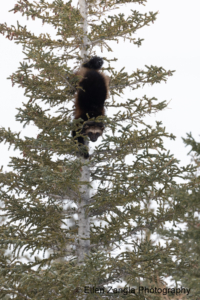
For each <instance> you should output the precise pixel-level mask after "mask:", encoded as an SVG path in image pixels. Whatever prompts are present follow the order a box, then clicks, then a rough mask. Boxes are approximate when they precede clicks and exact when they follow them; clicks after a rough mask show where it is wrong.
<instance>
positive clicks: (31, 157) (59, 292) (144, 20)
mask: <svg viewBox="0 0 200 300" xmlns="http://www.w3.org/2000/svg"><path fill="white" fill-rule="evenodd" d="M145 2H146V0H132V1H129V0H117V1H115V0H114V1H113V0H107V1H104V0H103V1H87V2H85V1H84V0H80V2H79V5H78V6H74V5H73V4H72V2H71V1H68V2H67V1H62V0H55V1H53V2H52V3H49V2H48V1H44V0H40V1H38V2H35V1H28V0H19V1H18V2H17V4H16V5H15V7H14V8H13V9H12V10H11V12H13V13H21V14H22V15H24V16H27V17H29V18H32V19H33V20H36V19H40V20H41V21H42V23H43V24H45V23H47V24H48V25H50V26H51V28H52V31H53V30H54V33H55V34H54V36H55V37H53V36H52V35H50V34H48V33H47V34H40V35H38V36H37V35H36V34H34V33H33V32H30V31H29V30H28V28H27V27H23V26H21V25H20V24H19V23H17V25H16V26H13V25H12V26H8V25H7V24H0V32H1V33H2V34H3V35H5V37H6V38H8V39H9V40H13V41H15V42H16V43H18V44H22V45H23V53H24V60H23V62H22V63H21V64H20V66H19V68H18V70H17V71H16V72H15V73H13V74H12V75H11V76H10V80H11V81H12V84H13V85H18V86H20V87H22V88H23V89H24V94H25V96H26V99H27V101H26V102H25V103H23V106H22V107H20V108H18V112H17V114H16V120H17V121H19V122H21V123H22V124H23V126H24V127H25V126H29V124H34V125H35V126H36V127H37V128H38V131H39V133H38V135H37V136H33V137H31V138H30V137H22V136H21V135H20V133H18V132H12V131H11V130H10V129H5V128H3V127H2V128H1V130H0V140H1V142H6V143H8V144H9V145H11V146H14V147H15V149H18V150H20V152H21V155H20V156H18V157H11V160H10V166H11V167H12V168H13V170H12V171H10V172H3V171H2V172H1V174H0V184H1V190H0V195H1V201H3V202H4V206H3V213H4V214H5V215H6V217H7V219H6V221H5V222H4V223H3V225H2V226H1V227H0V240H1V242H0V244H1V248H2V249H6V248H9V249H10V251H11V257H10V256H9V255H6V254H5V255H2V256H1V258H0V260H1V261H0V279H1V287H0V297H1V298H2V299H3V297H7V299H20V300H21V299H48V300H50V299H101V298H105V299H124V298H125V297H126V299H132V298H133V297H134V299H161V297H162V295H161V294H160V293H146V294H144V292H142V291H141V290H140V292H139V290H138V288H139V286H146V287H147V288H151V287H155V285H156V284H159V286H160V287H163V286H164V283H163V280H165V279H166V278H167V277H168V276H170V275H171V273H172V272H173V270H174V269H175V266H176V264H175V262H174V259H173V257H174V255H175V254H176V251H177V249H178V247H179V245H178V243H177V241H176V240H174V239H173V238H171V237H170V238H169V241H168V242H166V243H165V244H164V245H161V244H160V243H159V241H158V240H156V239H157V235H156V233H157V232H159V230H160V228H162V227H163V226H164V224H165V223H166V222H167V221H172V220H173V221H174V222H175V221H176V220H177V219H178V218H179V217H180V211H179V209H178V207H179V206H178V204H177V203H175V202H174V200H173V198H172V197H171V195H172V191H173V190H174V189H176V187H177V183H176V178H177V177H182V176H183V172H184V171H187V169H184V168H183V169H182V168H179V166H178V162H177V160H176V159H175V158H174V157H173V155H171V154H170V153H169V151H166V150H165V148H164V145H163V139H164V138H170V139H174V138H175V137H174V135H173V134H169V133H167V132H166V131H165V128H164V127H162V123H161V122H157V123H156V125H155V126H150V125H148V124H146V122H145V116H147V115H151V114H154V113H155V112H159V111H161V110H163V109H164V108H166V106H167V104H166V101H161V102H158V100H157V99H156V98H155V97H152V98H148V97H147V96H146V95H144V96H143V97H142V98H132V99H129V98H128V99H127V98H126V96H125V94H124V95H123V93H124V92H125V89H126V87H129V89H131V90H132V91H134V90H136V89H139V88H141V87H143V86H144V85H146V84H152V85H153V84H155V83H160V82H163V81H166V80H167V78H168V77H169V76H171V75H172V73H173V71H167V70H165V69H164V68H163V67H157V66H145V68H144V70H138V69H137V70H136V71H134V72H133V73H131V74H128V73H127V72H125V70H124V69H122V70H120V71H116V70H115V69H114V67H113V65H112V63H113V61H114V60H116V59H115V58H113V60H109V59H108V58H107V57H106V51H111V48H110V45H109V42H110V41H116V42H118V41H119V42H120V41H121V39H125V40H129V41H130V42H131V43H132V44H133V46H134V45H135V46H140V45H141V43H142V39H140V38H139V39H135V37H134V34H135V33H136V32H137V30H138V29H140V28H142V27H144V26H147V25H149V24H151V23H152V22H154V21H155V20H156V15H157V13H152V12H150V13H149V14H146V13H145V14H142V13H140V12H139V11H137V10H134V5H135V4H143V5H144V4H145ZM127 3H128V5H129V6H130V7H131V10H130V13H129V16H125V15H124V14H122V13H118V11H115V8H117V7H122V6H123V5H125V4H127ZM52 34H53V33H52ZM133 46H132V45H131V44H130V47H133ZM99 48H100V49H101V50H103V51H104V52H103V55H104V60H105V61H106V62H107V66H108V67H107V68H105V70H104V71H105V72H107V74H109V76H110V79H111V80H110V98H109V99H108V100H107V102H106V107H107V108H108V109H109V108H113V109H115V110H114V111H115V112H114V113H113V115H112V117H110V118H108V117H104V118H103V121H104V123H105V126H106V132H105V134H104V136H103V139H102V140H101V142H100V144H99V145H97V146H96V147H95V150H94V152H93V154H91V155H90V159H89V160H88V159H86V160H85V159H83V158H81V157H80V156H79V155H77V153H79V151H80V148H79V147H78V145H77V143H76V142H75V141H74V140H73V138H72V136H71V131H72V130H73V129H74V128H76V126H80V121H81V120H76V121H72V120H73V107H72V104H73V101H74V95H75V92H76V87H77V83H78V78H77V76H75V73H74V68H78V67H79V66H80V65H81V63H82V62H83V61H84V60H85V59H87V58H89V57H91V56H92V55H94V54H95V51H98V49H99ZM116 49H117V45H116ZM114 56H116V55H114ZM118 95H123V97H121V98H120V99H121V100H119V98H118V97H117V96H118ZM84 147H86V146H83V148H84ZM83 150H84V149H83ZM92 187H94V191H93V195H92V196H90V193H89V192H90V189H91V188H92ZM66 203H67V205H66ZM77 215H78V218H77ZM164 237H165V238H166V239H167V238H168V235H167V234H166V235H165V236H164ZM25 256H26V257H27V258H28V259H25ZM108 286H112V287H113V289H110V288H109V289H110V291H109V292H107V291H108V290H107V288H108ZM126 286H130V287H131V290H129V292H127V295H126V290H123V289H124V288H125V287H126ZM120 287H121V288H122V290H119V289H118V290H117V289H114V288H120ZM95 289H97V290H95Z"/></svg>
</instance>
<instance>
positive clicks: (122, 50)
mask: <svg viewBox="0 0 200 300" xmlns="http://www.w3.org/2000/svg"><path fill="white" fill-rule="evenodd" d="M15 3H17V1H12V0H7V1H2V3H1V5H0V23H4V22H7V24H8V25H11V24H13V25H16V21H17V20H19V21H20V23H22V24H25V23H26V24H27V25H28V24H30V25H28V28H30V30H33V29H34V31H35V32H37V33H39V32H40V31H41V29H43V28H42V27H41V24H38V25H37V23H36V22H33V21H30V22H27V21H26V17H24V18H22V17H21V15H20V14H19V13H17V14H13V13H8V10H9V9H12V7H13V6H14V4H15ZM129 7H130V5H127V9H129ZM132 9H137V10H139V11H141V12H144V11H146V12H148V11H154V12H155V11H159V15H158V18H157V21H156V22H155V23H154V24H152V25H151V26H149V27H146V28H144V29H141V30H139V31H138V33H137V36H138V37H140V38H144V39H145V40H144V42H143V44H142V46H141V47H139V48H137V46H135V45H133V44H130V43H124V42H121V43H120V44H116V45H115V47H114V52H113V53H112V54H111V53H109V57H111V56H112V55H113V56H114V57H118V59H119V60H118V62H117V63H116V64H115V65H114V66H116V67H117V69H119V68H122V67H124V66H125V70H126V71H128V72H131V71H134V70H136V69H137V68H140V69H141V68H143V67H144V65H156V66H158V67H159V66H162V67H164V68H165V69H167V70H168V69H171V70H176V73H175V74H174V76H173V77H170V78H169V80H168V82H167V84H165V83H163V84H158V85H154V86H149V87H147V88H143V89H142V90H140V91H138V92H133V94H132V95H131V98H132V99H133V98H135V97H136V96H138V95H140V96H142V95H144V94H146V95H147V96H148V97H153V96H155V97H156V98H158V100H160V101H162V100H168V101H170V103H169V109H166V110H165V111H163V112H161V113H158V114H157V115H156V116H155V118H154V117H151V120H152V122H153V121H154V120H155V119H156V120H158V121H162V122H163V125H164V126H165V127H166V129H167V131H168V132H170V133H173V134H174V135H175V136H177V139H176V141H169V142H166V143H165V145H166V148H167V149H170V151H171V152H172V153H174V155H175V157H176V158H178V159H180V160H181V164H182V165H186V164H187V163H189V162H190V157H188V156H187V153H188V152H189V148H185V147H184V144H183V142H182V139H181V137H186V132H190V131H191V132H192V134H193V136H194V137H195V138H196V139H197V140H200V138H199V134H200V128H199V127H198V123H199V111H200V101H199V81H200V72H199V69H200V60H199V53H200V35H199V28H200V17H199V9H200V3H199V0H192V1H190V2H189V1H186V0H148V4H147V5H146V6H145V7H143V6H141V5H140V6H139V5H135V4H132ZM120 12H121V11H120ZM0 45H1V46H0V53H1V54H0V82H1V101H0V126H3V127H6V128H7V127H10V128H11V129H12V130H14V131H20V130H21V128H22V126H21V124H20V123H18V122H16V121H15V115H16V113H17V111H16V107H20V106H21V103H22V102H23V101H24V102H26V99H25V98H24V96H23V93H24V91H23V89H22V88H18V87H17V86H14V87H13V88H12V86H11V82H10V80H7V79H6V78H7V77H8V76H9V75H11V74H12V73H13V72H15V71H16V70H17V68H18V66H19V62H20V61H22V58H23V54H22V48H21V46H20V45H16V44H14V42H13V41H9V40H8V39H6V38H5V37H4V36H2V35H0ZM98 54H100V53H98ZM103 56H105V53H103ZM30 130H31V129H30V127H29V131H30ZM33 132H35V129H34V128H33ZM29 133H30V134H31V132H29ZM0 151H1V157H0V166H1V165H6V164H7V163H8V158H9V156H10V155H12V156H13V155H14V153H13V152H12V151H10V152H7V146H5V145H0Z"/></svg>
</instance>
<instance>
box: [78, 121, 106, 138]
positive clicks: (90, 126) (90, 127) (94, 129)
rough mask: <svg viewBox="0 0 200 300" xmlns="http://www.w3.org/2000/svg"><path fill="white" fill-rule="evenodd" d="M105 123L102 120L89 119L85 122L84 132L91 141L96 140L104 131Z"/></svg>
mask: <svg viewBox="0 0 200 300" xmlns="http://www.w3.org/2000/svg"><path fill="white" fill-rule="evenodd" d="M103 130H104V125H103V123H102V122H94V121H88V122H87V123H85V124H84V126H83V130H82V133H83V134H85V135H87V136H88V137H89V138H90V141H91V142H96V141H97V139H98V137H100V136H101V135H102V133H103Z"/></svg>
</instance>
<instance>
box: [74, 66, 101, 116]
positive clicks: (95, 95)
mask: <svg viewBox="0 0 200 300" xmlns="http://www.w3.org/2000/svg"><path fill="white" fill-rule="evenodd" d="M79 86H80V88H79V91H78V102H79V108H80V109H81V110H82V112H83V113H85V114H86V113H88V114H89V116H90V118H92V117H97V116H99V115H101V114H102V112H103V109H104V102H105V100H106V97H107V86H106V83H105V78H104V77H103V75H101V73H99V72H98V71H95V70H89V69H88V70H87V71H86V73H85V74H84V77H83V79H82V80H81V82H80V83H79Z"/></svg>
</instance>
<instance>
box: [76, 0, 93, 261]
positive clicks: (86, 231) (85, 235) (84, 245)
mask: <svg viewBox="0 0 200 300" xmlns="http://www.w3.org/2000/svg"><path fill="white" fill-rule="evenodd" d="M79 6H80V13H81V16H82V18H83V23H82V26H83V44H82V48H81V57H82V61H85V60H86V59H87V55H88V50H87V47H88V45H87V30H88V23H87V3H86V0H79ZM81 159H82V160H84V158H81ZM84 162H85V160H84ZM80 180H81V181H87V182H89V180H90V169H89V167H88V166H83V167H82V174H81V178H80ZM80 192H81V200H80V202H79V204H78V205H79V209H78V210H79V214H78V218H79V228H78V239H79V245H78V249H77V250H78V251H77V252H78V263H79V264H82V263H83V262H84V259H85V256H86V255H88V254H89V251H90V218H89V216H88V214H86V207H87V204H88V201H89V199H90V190H89V187H88V185H82V186H81V188H80Z"/></svg>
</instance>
